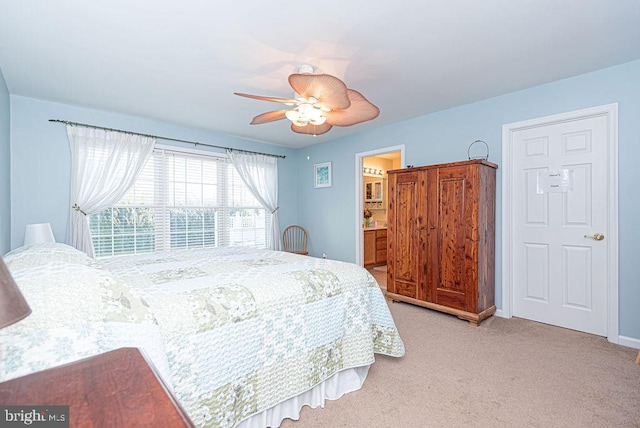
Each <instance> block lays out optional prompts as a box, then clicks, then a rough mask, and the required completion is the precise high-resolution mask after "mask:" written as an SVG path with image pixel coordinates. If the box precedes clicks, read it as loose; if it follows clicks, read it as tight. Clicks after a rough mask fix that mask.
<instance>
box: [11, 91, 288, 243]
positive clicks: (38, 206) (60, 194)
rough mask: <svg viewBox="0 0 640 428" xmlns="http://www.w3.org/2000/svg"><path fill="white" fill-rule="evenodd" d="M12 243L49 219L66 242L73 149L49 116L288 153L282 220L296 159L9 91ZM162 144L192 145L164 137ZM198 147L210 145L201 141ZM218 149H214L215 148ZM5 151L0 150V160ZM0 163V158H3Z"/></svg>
mask: <svg viewBox="0 0 640 428" xmlns="http://www.w3.org/2000/svg"><path fill="white" fill-rule="evenodd" d="M10 99H11V160H12V166H13V169H12V172H11V244H10V245H11V248H12V249H13V248H16V247H19V246H21V245H22V242H23V241H24V229H25V225H27V224H29V223H43V222H48V223H51V227H52V229H53V232H54V235H55V237H56V241H58V242H65V237H66V230H67V220H68V213H69V174H70V166H71V159H70V152H69V142H68V140H67V135H66V130H65V126H64V125H63V124H61V123H54V122H49V119H62V120H70V121H74V122H80V123H88V124H92V125H98V126H104V127H108V128H117V129H123V130H127V131H132V132H140V133H145V134H154V135H160V136H163V137H170V138H178V139H184V140H189V141H197V142H201V143H205V144H214V145H219V146H224V147H232V148H239V149H245V150H254V151H260V152H265V153H272V154H279V155H285V156H287V157H286V159H278V172H279V186H280V187H279V190H280V191H279V194H278V196H279V206H280V210H279V211H278V215H279V217H280V223H281V224H282V225H286V224H289V223H294V222H295V219H296V217H297V206H296V200H295V198H296V182H297V181H296V173H297V168H296V163H295V153H294V151H293V150H291V149H286V148H283V147H278V146H272V145H265V144H260V143H256V142H252V141H247V140H242V139H238V138H233V137H229V136H224V135H220V134H215V133H212V132H207V131H203V130H198V129H192V128H184V127H180V126H175V125H171V124H167V123H161V122H156V121H152V120H147V119H142V118H138V117H133V116H125V115H119V114H113V113H107V112H103V111H97V110H89V109H85V108H79V107H74V106H70V105H65V104H58V103H52V102H47V101H42V100H36V99H33V98H26V97H21V96H15V95H11V97H10ZM158 143H162V144H175V145H181V146H182V147H193V146H191V145H185V144H180V143H173V142H170V141H165V140H158ZM198 149H200V150H207V148H206V147H203V146H198ZM211 150H215V149H211ZM1 161H2V157H1V155H0V162H1ZM0 165H1V164H0Z"/></svg>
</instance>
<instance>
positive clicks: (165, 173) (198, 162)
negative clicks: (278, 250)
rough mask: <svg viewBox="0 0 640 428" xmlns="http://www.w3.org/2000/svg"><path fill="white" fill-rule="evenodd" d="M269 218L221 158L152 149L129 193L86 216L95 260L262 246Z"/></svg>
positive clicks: (264, 241)
mask: <svg viewBox="0 0 640 428" xmlns="http://www.w3.org/2000/svg"><path fill="white" fill-rule="evenodd" d="M270 218H271V216H270V215H267V212H266V210H265V209H264V208H262V206H260V204H259V203H258V201H256V199H255V198H254V197H253V195H252V194H251V192H250V191H249V189H248V188H247V187H246V186H245V184H244V183H243V182H242V179H241V178H240V176H239V175H238V173H237V172H236V170H235V168H234V167H233V165H231V163H229V162H228V160H227V159H226V158H223V157H213V156H201V155H195V154H186V153H180V152H172V151H169V150H157V151H155V152H154V153H153V155H152V157H151V159H149V161H148V162H147V164H146V165H145V168H144V170H143V171H142V173H141V174H140V176H139V177H138V179H137V180H136V183H135V185H134V186H133V187H132V188H131V189H130V190H129V192H128V193H127V194H126V195H125V196H124V198H122V200H121V201H119V202H118V203H117V204H115V205H114V206H113V207H111V208H107V209H106V210H103V211H101V212H99V213H96V214H93V215H91V216H90V217H89V223H90V227H91V234H92V239H93V245H94V247H95V252H96V257H105V256H113V255H122V254H137V253H147V252H154V251H166V250H175V249H188V248H204V247H221V246H252V247H257V248H267V247H268V232H269V227H270V224H269V222H270Z"/></svg>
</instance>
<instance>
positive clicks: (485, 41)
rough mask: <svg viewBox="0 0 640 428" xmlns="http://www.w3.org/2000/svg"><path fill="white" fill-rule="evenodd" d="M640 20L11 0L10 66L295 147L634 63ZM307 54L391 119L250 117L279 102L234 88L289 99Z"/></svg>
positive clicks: (400, 3)
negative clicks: (310, 122) (322, 122)
mask: <svg viewBox="0 0 640 428" xmlns="http://www.w3.org/2000/svg"><path fill="white" fill-rule="evenodd" d="M639 23H640V1H638V0H607V1H604V0H517V1H516V0H483V1H478V0H439V1H434V0H417V1H413V0H392V1H383V0H373V1H372V0H366V1H365V0H322V1H316V2H311V1H290V2H278V1H264V0H241V1H233V2H232V1H228V2H221V1H210V0H206V1H205V0H202V1H196V0H180V1H177V0H147V1H144V0H138V1H132V0H109V1H86V0H56V1H43V0H2V3H1V5H0V68H2V71H3V73H4V77H5V81H6V83H7V87H8V89H9V92H10V93H11V94H15V95H22V96H27V97H33V98H39V99H43V100H50V101H54V102H60V103H66V104H72V105H77V106H82V107H88V108H94V109H100V110H107V111H114V112H120V113H124V114H128V115H135V116H141V117H146V118H152V119H157V120H160V121H165V122H170V123H175V124H180V125H185V126H189V127H196V128H202V129H206V130H211V131H215V132H220V133H224V134H230V135H234V136H238V137H243V138H247V139H251V140H257V141H263V142H268V143H272V144H279V145H284V146H288V147H293V148H297V147H304V146H307V145H310V144H313V143H318V142H323V141H328V140H330V139H334V138H338V137H343V136H345V135H349V134H352V133H356V132H362V131H365V130H368V129H373V128H376V127H380V126H383V125H387V124H390V123H394V122H400V121H403V120H406V119H410V118H412V117H416V116H421V115H424V114H428V113H431V112H434V111H438V110H442V109H447V108H450V107H454V106H457V105H461V104H466V103H470V102H474V101H478V100H481V99H485V98H488V97H492V96H496V95H500V94H504V93H508V92H512V91H515V90H519V89H523V88H527V87H531V86H535V85H538V84H542V83H545V82H550V81H554V80H558V79H562V78H565V77H569V76H573V75H577V74H581V73H585V72H589V71H592V70H596V69H600V68H604V67H608V66H612V65H615V64H620V63H624V62H628V61H631V60H635V59H638V58H640V24H639ZM301 64H311V65H313V66H314V67H316V72H319V73H328V74H332V75H335V76H337V77H339V78H340V79H342V80H344V81H345V83H346V84H347V86H348V87H350V88H353V89H356V90H358V91H360V92H361V93H362V94H363V95H364V96H365V97H367V98H368V99H369V100H370V101H371V102H373V103H374V104H376V105H377V106H378V107H379V108H380V110H381V113H380V116H379V117H378V118H377V119H375V120H373V121H370V122H366V123H362V124H358V125H354V126H352V127H345V128H338V127H334V128H333V129H332V130H331V131H329V132H328V133H327V134H324V135H322V136H318V137H311V136H308V135H299V134H295V133H293V132H291V131H290V129H289V124H288V123H287V121H278V122H273V123H268V124H263V125H254V126H251V125H249V122H250V121H251V118H252V117H253V116H255V115H257V114H259V113H262V112H265V111H268V110H275V109H279V108H282V105H281V104H276V103H269V102H264V101H258V100H252V99H247V98H241V97H237V96H235V95H233V92H246V93H251V94H258V95H269V96H282V97H289V96H292V95H293V93H292V90H291V88H290V87H289V86H288V84H287V76H288V75H289V74H291V73H293V72H296V71H297V68H298V66H299V65H301ZM55 119H70V120H73V118H55ZM95 125H101V124H98V123H96V124H95Z"/></svg>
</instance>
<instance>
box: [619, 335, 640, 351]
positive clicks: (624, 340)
mask: <svg viewBox="0 0 640 428" xmlns="http://www.w3.org/2000/svg"><path fill="white" fill-rule="evenodd" d="M618 345H622V346H627V347H629V348H635V349H640V339H636V338H633V337H627V336H618Z"/></svg>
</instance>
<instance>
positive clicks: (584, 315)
mask: <svg viewBox="0 0 640 428" xmlns="http://www.w3.org/2000/svg"><path fill="white" fill-rule="evenodd" d="M611 126H612V125H611V123H610V117H609V116H608V115H593V116H591V117H579V118H574V119H570V120H566V119H565V120H560V121H551V122H548V123H545V124H539V125H537V126H531V127H523V128H520V129H515V130H513V131H512V133H511V144H512V146H511V162H512V163H511V175H512V182H511V185H510V186H511V190H510V191H511V198H512V199H511V202H510V203H511V210H512V213H511V225H512V229H511V243H510V247H511V252H512V253H511V263H512V274H511V287H512V302H513V315H514V316H518V317H522V318H527V319H531V320H535V321H539V322H543V323H548V324H553V325H557V326H561V327H566V328H571V329H574V330H580V331H584V332H588V333H592V334H597V335H602V336H607V333H608V330H607V322H608V298H609V293H608V291H609V284H608V281H609V277H610V272H609V269H610V268H611V267H610V266H609V264H608V262H607V261H608V260H607V258H608V255H609V248H608V246H609V245H610V244H611V243H612V240H611V239H609V238H610V233H611V230H610V229H609V225H610V219H609V212H610V204H611V201H612V199H611V198H610V196H611V195H610V183H611V179H612V177H613V171H610V145H611V144H612V142H611V141H610V140H611V138H610V136H611V135H612V134H611V132H610V129H611ZM616 286H617V284H616ZM616 294H617V293H616ZM616 307H617V306H616ZM616 315H617V309H616Z"/></svg>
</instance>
